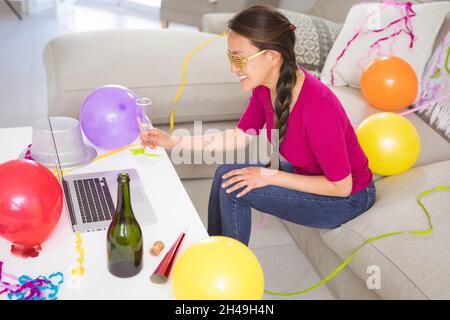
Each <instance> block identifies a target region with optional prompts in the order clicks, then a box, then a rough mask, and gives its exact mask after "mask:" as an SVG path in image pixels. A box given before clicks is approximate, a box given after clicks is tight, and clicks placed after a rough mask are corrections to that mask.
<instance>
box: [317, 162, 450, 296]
mask: <svg viewBox="0 0 450 320" xmlns="http://www.w3.org/2000/svg"><path fill="white" fill-rule="evenodd" d="M449 181H450V161H442V162H438V163H434V164H431V165H427V166H421V167H417V168H414V169H412V170H410V171H408V172H406V173H403V174H400V175H397V176H392V177H387V178H384V179H382V180H380V181H378V182H377V183H376V187H377V198H376V202H375V204H374V205H373V207H372V208H371V209H370V210H368V211H367V212H365V213H364V214H362V215H361V216H359V217H357V218H356V219H354V220H352V221H350V222H348V223H346V224H344V225H342V226H341V227H339V228H337V229H332V230H323V231H322V232H321V236H322V239H323V240H324V241H325V243H326V244H327V245H328V246H329V247H330V248H331V249H333V250H334V252H336V254H338V255H339V257H340V258H341V259H343V260H345V259H347V258H348V257H349V256H350V255H351V253H352V252H353V251H354V250H355V249H356V248H357V247H358V246H360V245H361V244H362V243H363V242H364V241H365V240H367V239H368V238H371V237H374V236H377V235H382V234H385V233H390V232H397V231H403V230H420V231H422V230H426V229H428V220H427V217H426V215H425V213H424V211H423V210H422V208H421V207H420V206H419V205H418V203H417V202H416V199H417V197H418V195H419V194H420V193H421V192H423V191H425V190H428V189H431V188H433V187H435V186H440V185H444V186H445V185H449ZM422 202H423V203H424V205H425V207H426V208H427V210H428V211H429V213H430V215H431V221H432V225H433V227H434V230H433V232H432V233H431V234H429V235H425V236H418V235H413V234H401V235H396V236H392V237H387V238H384V239H381V240H378V241H375V242H372V243H370V244H367V245H366V246H364V247H363V248H362V249H361V250H360V251H359V252H358V253H357V254H356V255H355V257H354V259H353V260H352V262H351V263H350V264H349V267H350V268H351V269H352V270H353V272H354V273H356V274H357V275H358V276H359V277H360V279H361V280H363V281H366V280H367V278H368V277H369V274H368V273H367V268H368V267H369V266H371V265H375V266H378V267H379V268H380V271H381V273H380V275H381V288H380V289H377V293H378V294H379V295H380V296H381V297H382V298H384V299H423V298H427V299H428V298H429V299H448V298H449V297H450V269H449V268H448V266H449V265H450V216H449V210H448V208H449V207H450V191H439V192H436V193H433V194H431V195H428V196H426V197H424V198H423V199H422Z"/></svg>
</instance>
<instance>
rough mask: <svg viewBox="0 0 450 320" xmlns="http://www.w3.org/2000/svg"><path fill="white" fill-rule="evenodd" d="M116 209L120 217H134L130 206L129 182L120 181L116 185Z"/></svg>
mask: <svg viewBox="0 0 450 320" xmlns="http://www.w3.org/2000/svg"><path fill="white" fill-rule="evenodd" d="M117 210H118V212H120V215H121V216H122V217H125V218H134V215H133V210H132V208H131V199H130V183H129V182H127V181H120V183H119V185H118V196H117Z"/></svg>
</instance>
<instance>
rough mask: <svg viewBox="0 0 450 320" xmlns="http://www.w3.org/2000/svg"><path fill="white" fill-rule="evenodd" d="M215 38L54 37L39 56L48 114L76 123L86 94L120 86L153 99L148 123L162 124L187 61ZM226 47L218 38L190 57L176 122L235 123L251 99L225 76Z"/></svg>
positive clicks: (164, 33) (136, 33) (160, 33)
mask: <svg viewBox="0 0 450 320" xmlns="http://www.w3.org/2000/svg"><path fill="white" fill-rule="evenodd" d="M213 37H215V36H214V35H211V34H208V33H201V32H188V31H168V30H108V31H95V32H80V33H72V34H66V35H63V36H60V37H57V38H56V39H54V40H52V41H50V42H49V43H48V45H47V47H46V48H45V51H44V63H45V66H46V71H47V79H48V100H49V101H48V102H49V114H50V115H65V116H70V117H74V118H78V116H79V110H80V107H81V105H82V103H83V101H84V99H85V98H86V96H87V95H88V94H89V93H90V92H91V91H92V90H94V89H95V88H97V87H99V86H102V85H105V84H120V85H123V86H125V87H128V88H129V89H131V90H133V91H135V92H136V93H137V94H138V95H139V96H141V97H149V98H151V99H152V100H153V116H152V121H153V123H154V124H161V123H168V121H169V114H170V111H171V110H172V107H173V100H174V98H175V95H176V93H177V91H178V88H179V85H180V83H181V81H182V65H183V61H184V59H185V57H186V56H187V55H188V54H189V53H190V52H191V51H192V50H193V49H194V48H196V47H197V46H198V45H200V44H202V43H204V42H205V41H207V40H210V39H212V38H213ZM226 48H227V44H226V39H225V38H224V37H222V38H220V39H218V40H215V41H213V42H211V43H210V44H208V45H207V46H206V47H204V48H203V49H201V50H199V51H198V52H196V53H195V54H194V55H193V56H192V58H191V59H190V61H189V62H188V64H187V75H186V83H185V86H184V90H183V93H182V96H181V98H180V100H179V102H178V104H177V107H176V113H175V121H177V122H188V121H193V120H204V121H222V120H234V119H239V117H240V115H241V113H242V111H243V110H244V109H245V106H246V104H247V100H248V97H249V94H247V93H244V92H242V89H241V87H240V84H239V81H238V78H237V77H236V76H235V75H234V74H232V73H231V72H230V66H229V63H228V61H227V59H226V55H225V52H226ZM229 92H233V94H231V95H230V94H229Z"/></svg>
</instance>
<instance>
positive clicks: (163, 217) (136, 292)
mask: <svg viewBox="0 0 450 320" xmlns="http://www.w3.org/2000/svg"><path fill="white" fill-rule="evenodd" d="M31 135H32V128H31V127H21V128H6V129H0V150H1V152H0V163H3V162H5V161H8V160H13V159H17V158H18V156H19V154H20V153H21V152H22V151H23V150H24V149H25V148H26V147H27V146H28V145H29V144H30V143H31ZM86 143H87V144H90V143H89V142H88V141H86ZM90 145H92V144H90ZM97 151H98V154H99V155H101V154H103V153H106V152H107V151H101V150H99V149H98V150H97ZM155 153H160V154H161V157H157V158H154V160H153V161H152V163H151V164H146V163H143V161H142V160H143V159H139V158H138V157H137V156H133V155H132V153H131V152H130V150H129V149H127V150H124V151H122V152H119V153H117V154H114V155H111V156H108V157H106V158H103V159H101V160H98V161H95V162H93V163H91V164H89V165H87V166H85V167H82V168H79V169H76V170H74V171H71V172H70V174H72V173H87V172H96V171H105V170H120V169H126V168H135V169H136V170H137V171H138V174H139V176H140V178H141V180H142V182H143V185H144V189H145V192H146V194H147V196H148V198H149V200H150V202H151V204H152V206H153V209H154V211H155V214H156V216H157V219H158V221H157V223H156V224H154V225H149V226H142V231H143V238H144V268H143V270H142V271H141V272H140V273H139V274H138V275H137V276H135V277H132V278H128V279H121V278H116V277H114V276H113V275H112V274H110V273H109V271H108V269H107V260H106V230H105V231H96V232H90V233H82V234H81V238H82V247H83V249H84V251H85V254H84V263H83V266H84V269H85V273H84V275H83V276H81V277H77V276H72V273H71V270H72V269H75V268H76V267H77V266H78V264H77V258H78V257H79V254H78V253H77V251H76V250H75V247H76V239H77V238H76V234H75V233H74V232H73V231H72V226H71V223H70V218H69V215H68V212H67V209H66V207H65V206H64V208H63V211H62V214H61V218H60V220H59V222H58V224H57V225H56V227H55V229H54V231H53V233H52V235H51V236H50V238H49V239H48V240H47V241H46V242H45V243H43V244H42V251H41V252H40V255H39V256H38V257H36V258H28V259H23V258H20V257H16V256H13V255H12V254H11V253H10V248H11V243H10V242H8V241H7V240H6V239H3V238H0V261H3V263H4V264H3V272H5V273H7V274H12V275H14V276H16V277H19V276H21V275H24V274H26V275H28V276H30V277H31V278H35V277H37V276H39V275H44V276H46V277H48V276H49V275H51V274H52V273H55V272H62V273H63V274H64V282H63V284H62V285H61V287H60V289H59V292H58V299H173V295H172V293H171V284H170V278H169V281H168V282H167V283H165V284H154V283H152V282H151V281H150V276H151V274H152V273H153V271H154V270H155V268H156V267H157V266H158V264H159V263H160V262H161V260H162V259H163V257H164V255H165V254H166V253H167V251H168V250H169V249H170V247H171V246H172V244H173V243H174V242H175V240H176V239H177V237H178V236H179V235H180V233H181V232H182V231H184V230H185V229H186V228H187V227H189V230H188V232H187V233H186V236H185V238H184V240H183V242H182V245H181V247H180V251H179V253H178V255H180V254H181V252H182V251H183V250H185V249H186V248H187V247H189V246H190V245H191V244H193V243H195V242H197V241H199V240H202V239H205V238H206V237H208V233H207V231H206V229H205V227H204V226H203V224H202V222H201V220H200V218H199V216H198V214H197V211H196V210H195V208H194V206H193V204H192V202H191V200H190V199H189V196H188V195H187V193H186V190H185V189H184V187H183V185H182V183H181V181H180V179H179V177H178V175H177V173H176V171H175V169H174V167H173V165H172V163H171V162H170V159H169V158H168V155H167V153H166V152H165V150H164V149H161V148H159V149H157V150H156V151H155ZM67 174H69V173H67ZM113 197H114V195H113ZM157 240H160V241H162V242H163V243H164V244H165V249H164V251H163V252H162V253H161V254H160V255H159V256H158V257H153V256H151V255H150V254H149V250H150V248H151V246H152V244H153V243H154V242H155V241H157ZM0 299H7V297H6V295H5V294H4V295H2V296H0Z"/></svg>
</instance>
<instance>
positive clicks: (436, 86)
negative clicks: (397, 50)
mask: <svg viewBox="0 0 450 320" xmlns="http://www.w3.org/2000/svg"><path fill="white" fill-rule="evenodd" d="M443 38H444V39H439V40H442V41H440V45H439V47H438V48H437V49H436V50H435V52H434V54H433V56H432V57H431V59H430V61H429V62H428V64H427V67H426V69H425V72H424V76H423V78H422V83H421V92H420V98H419V100H418V101H417V104H416V105H415V106H413V108H417V107H421V106H422V107H423V108H422V109H419V110H418V111H417V115H418V116H419V117H420V118H422V120H424V121H425V122H426V123H428V124H429V125H430V126H431V127H432V128H433V129H434V130H436V131H437V132H438V133H439V134H440V135H441V136H442V137H443V138H444V139H446V140H447V141H448V142H450V96H449V95H450V61H449V60H450V32H448V28H447V34H446V35H445V34H444V37H443Z"/></svg>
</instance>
